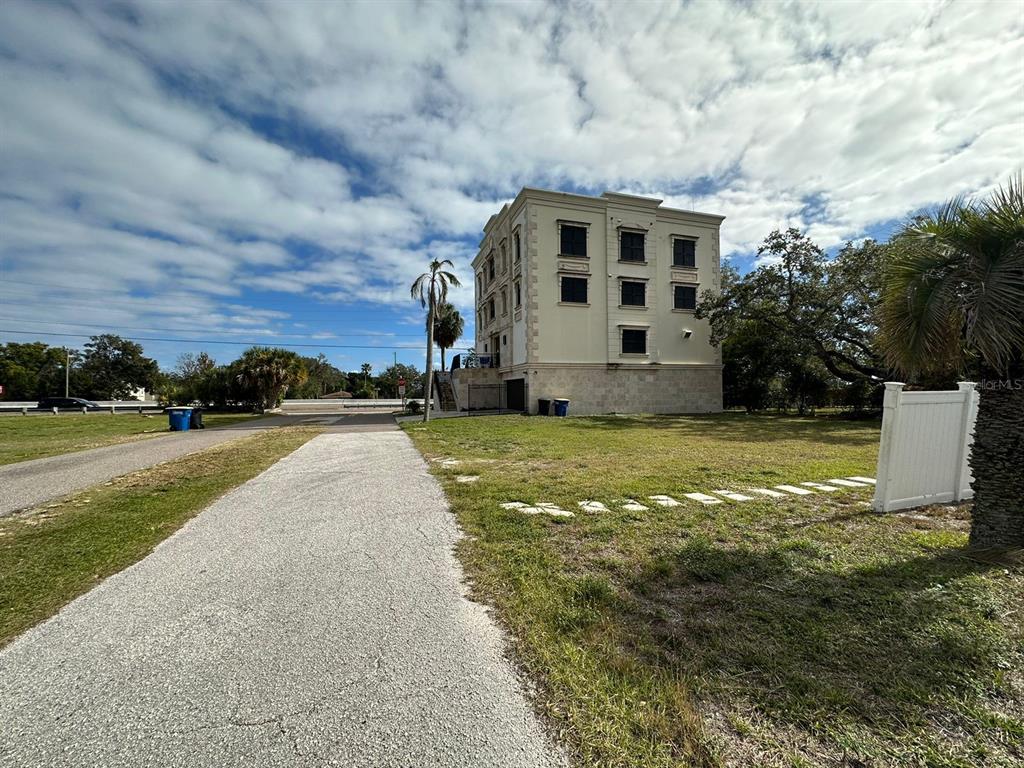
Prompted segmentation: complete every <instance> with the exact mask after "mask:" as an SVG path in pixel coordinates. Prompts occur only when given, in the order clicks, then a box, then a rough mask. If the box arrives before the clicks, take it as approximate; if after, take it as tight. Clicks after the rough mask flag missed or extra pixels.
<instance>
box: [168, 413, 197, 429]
mask: <svg viewBox="0 0 1024 768" xmlns="http://www.w3.org/2000/svg"><path fill="white" fill-rule="evenodd" d="M191 421H192V409H191V408H168V409H167V422H168V424H169V426H170V427H171V432H188V427H189V422H191Z"/></svg>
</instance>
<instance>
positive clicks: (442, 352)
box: [441, 347, 448, 371]
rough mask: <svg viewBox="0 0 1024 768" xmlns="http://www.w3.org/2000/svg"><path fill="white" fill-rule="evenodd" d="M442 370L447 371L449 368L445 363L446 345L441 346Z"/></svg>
mask: <svg viewBox="0 0 1024 768" xmlns="http://www.w3.org/2000/svg"><path fill="white" fill-rule="evenodd" d="M441 370H442V371H446V370H448V369H447V368H446V367H445V364H444V347H441Z"/></svg>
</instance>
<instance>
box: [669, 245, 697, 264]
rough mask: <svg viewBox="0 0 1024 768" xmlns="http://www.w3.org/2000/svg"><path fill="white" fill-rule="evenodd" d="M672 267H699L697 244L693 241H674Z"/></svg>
mask: <svg viewBox="0 0 1024 768" xmlns="http://www.w3.org/2000/svg"><path fill="white" fill-rule="evenodd" d="M672 266H673V267H696V266H697V244H696V243H695V242H694V241H693V240H673V241H672Z"/></svg>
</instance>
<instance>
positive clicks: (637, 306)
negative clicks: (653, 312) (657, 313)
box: [619, 275, 651, 310]
mask: <svg viewBox="0 0 1024 768" xmlns="http://www.w3.org/2000/svg"><path fill="white" fill-rule="evenodd" d="M648 282H650V280H649V279H648V278H646V277H629V276H626V275H619V309H626V310H637V309H639V310H644V309H648V308H649V307H650V306H651V305H650V304H648V303H647V293H648V291H647V283H648ZM623 283H643V284H644V303H643V304H623V303H622V284H623Z"/></svg>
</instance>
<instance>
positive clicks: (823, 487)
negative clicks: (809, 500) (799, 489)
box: [800, 483, 839, 493]
mask: <svg viewBox="0 0 1024 768" xmlns="http://www.w3.org/2000/svg"><path fill="white" fill-rule="evenodd" d="M800 485H806V486H807V487H808V488H813V489H814V490H816V491H825V492H827V493H832V491H838V490H839V489H838V488H836V487H835V486H834V485H825V484H824V483H800Z"/></svg>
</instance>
